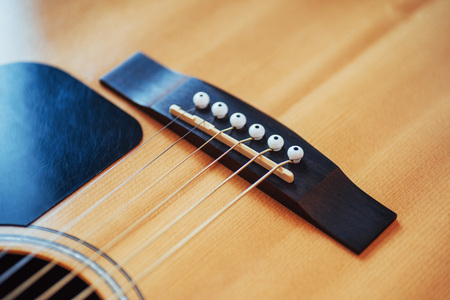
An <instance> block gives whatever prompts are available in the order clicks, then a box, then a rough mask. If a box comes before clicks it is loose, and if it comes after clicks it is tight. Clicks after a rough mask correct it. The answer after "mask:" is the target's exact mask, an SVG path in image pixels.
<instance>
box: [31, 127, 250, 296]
mask: <svg viewBox="0 0 450 300" xmlns="http://www.w3.org/2000/svg"><path fill="white" fill-rule="evenodd" d="M215 136H217V134H216V135H215ZM215 136H214V137H215ZM250 140H253V138H247V139H243V140H241V141H238V142H236V143H235V144H234V145H233V146H231V147H230V148H229V149H228V150H227V151H225V152H224V153H222V154H221V155H220V156H219V157H218V158H216V159H215V160H214V161H213V162H211V163H210V164H209V165H208V166H206V167H205V168H204V169H203V170H201V171H200V172H199V173H197V174H196V175H195V176H194V177H192V178H191V179H190V180H188V181H187V182H186V183H184V184H183V185H182V186H181V187H179V188H178V189H177V190H175V191H174V192H172V194H170V195H169V196H168V197H167V198H165V199H164V200H163V201H162V202H161V203H160V204H159V205H158V206H157V207H156V208H154V209H153V210H152V211H150V212H148V213H146V214H145V215H143V216H142V217H141V218H140V219H139V220H137V221H136V222H135V223H133V224H132V225H131V226H130V227H128V228H127V229H126V230H125V231H124V232H122V233H121V234H120V238H121V237H122V236H124V235H125V234H128V233H129V232H130V231H131V230H132V229H134V228H135V227H136V226H137V225H139V224H140V223H142V222H143V221H144V220H146V219H147V218H148V217H149V216H150V215H151V213H152V212H153V211H154V210H156V209H157V208H159V207H160V206H162V205H163V204H165V203H166V202H167V201H169V200H170V199H171V198H173V197H174V196H175V195H177V194H178V193H179V192H180V191H181V190H182V189H184V188H185V187H186V186H188V185H189V184H190V183H191V182H193V181H194V180H195V179H196V178H198V177H199V176H200V175H201V174H203V173H204V172H205V171H207V170H208V169H209V168H210V167H212V166H213V165H214V164H215V163H217V162H218V161H219V160H220V159H222V158H223V157H224V156H225V155H227V154H228V153H229V152H230V151H232V150H233V149H234V148H236V147H237V146H238V145H239V144H242V143H244V142H247V141H250ZM205 198H206V197H205ZM198 204H200V203H198ZM162 230H164V229H162ZM162 230H160V231H159V232H158V233H156V234H155V235H158V236H159V235H161V234H162V233H163V232H161V231H162ZM120 238H114V240H112V241H110V242H109V243H108V244H107V245H105V246H104V247H102V248H101V249H99V252H106V251H108V250H109V249H110V248H111V247H113V246H114V245H115V244H116V242H118V241H119V240H120ZM152 239H156V237H154V238H152ZM139 249H141V248H138V249H137V250H136V251H135V252H136V253H138V252H139V251H140V250H139ZM96 254H97V253H96ZM94 256H95V254H94ZM97 257H98V255H97ZM94 259H96V257H90V258H88V259H87V260H86V261H87V263H82V264H81V265H79V266H77V268H75V269H74V270H72V271H71V272H70V273H68V274H67V275H66V276H65V277H63V278H62V279H61V280H59V281H58V282H56V283H55V284H54V285H53V286H52V287H51V288H50V289H49V290H47V291H46V292H45V293H44V294H42V295H40V296H39V297H38V299H48V298H49V297H51V296H52V295H53V294H54V293H56V292H57V291H58V290H59V289H60V288H62V287H63V286H64V285H65V284H67V283H68V282H69V281H70V280H71V279H73V278H74V277H75V276H76V275H78V274H80V273H81V272H82V271H83V270H84V269H86V268H87V267H89V263H90V261H93V260H94ZM122 264H123V263H122ZM118 269H120V265H118V266H117V269H116V270H118Z"/></svg>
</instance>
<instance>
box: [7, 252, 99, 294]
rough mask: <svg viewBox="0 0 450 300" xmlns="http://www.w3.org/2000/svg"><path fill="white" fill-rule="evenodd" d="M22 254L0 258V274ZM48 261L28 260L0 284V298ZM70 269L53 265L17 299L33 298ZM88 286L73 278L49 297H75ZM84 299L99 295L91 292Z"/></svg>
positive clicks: (18, 259)
mask: <svg viewBox="0 0 450 300" xmlns="http://www.w3.org/2000/svg"><path fill="white" fill-rule="evenodd" d="M22 257H24V255H20V254H7V255H6V256H4V257H3V258H1V264H0V275H1V274H3V273H4V272H5V271H6V270H8V269H9V268H10V267H12V266H13V265H15V264H16V263H17V262H18V261H20V260H21V258H22ZM47 263H48V261H46V260H43V259H40V258H33V259H32V260H31V261H30V262H28V263H27V264H25V265H24V266H23V267H22V268H20V270H18V271H17V272H16V273H14V274H13V275H12V276H11V277H10V278H8V279H7V280H6V281H5V282H4V283H3V284H1V285H0V299H3V298H4V297H5V296H6V295H7V294H9V293H10V292H11V291H13V290H14V289H15V288H17V287H18V286H19V285H20V284H21V283H22V282H24V281H26V280H27V278H29V277H30V276H31V275H33V274H35V273H36V272H37V271H39V270H40V269H41V268H43V267H44V266H45V265H46V264H47ZM69 272H70V271H69V270H67V269H66V268H64V267H62V266H55V267H54V268H52V269H51V270H50V271H49V272H48V273H47V274H45V275H44V276H42V278H40V279H39V280H38V281H36V282H35V283H34V284H33V285H32V286H30V287H29V288H28V289H27V290H25V291H24V292H23V293H22V294H20V296H19V297H18V298H17V299H34V298H36V297H38V296H39V295H41V294H42V293H44V292H45V291H46V290H47V289H49V288H50V287H51V286H52V285H53V284H55V283H56V282H58V280H60V279H61V278H63V277H64V276H65V275H66V274H68V273H69ZM87 287H88V284H87V283H86V282H85V281H83V279H81V278H80V277H75V278H73V279H72V280H71V281H70V282H69V283H68V284H67V285H65V286H64V287H63V288H61V290H59V291H58V292H57V293H56V294H55V295H53V297H52V298H51V299H70V298H73V297H75V296H76V295H77V294H78V293H80V292H81V291H83V290H84V289H85V288H87ZM86 299H100V297H99V296H98V295H97V294H95V293H92V294H91V295H89V297H87V298H86Z"/></svg>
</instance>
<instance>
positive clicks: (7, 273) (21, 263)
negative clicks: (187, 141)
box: [0, 113, 213, 284]
mask: <svg viewBox="0 0 450 300" xmlns="http://www.w3.org/2000/svg"><path fill="white" fill-rule="evenodd" d="M183 114H184V113H183ZM212 119H213V118H210V119H208V120H212ZM203 122H205V120H203V121H202V122H201V123H199V124H198V125H196V126H195V127H193V128H192V129H191V130H189V131H188V132H187V133H186V134H184V135H183V136H182V137H180V138H179V139H178V140H177V141H176V142H175V143H173V144H172V145H170V146H169V147H168V148H167V149H165V150H164V151H163V152H161V153H159V154H158V155H157V156H156V157H155V158H154V159H153V160H151V161H150V162H149V163H147V164H146V165H145V166H144V167H142V168H141V169H139V170H138V171H137V172H135V173H134V174H133V175H132V176H131V177H129V178H127V179H126V180H125V181H123V182H122V183H121V184H120V185H118V186H117V187H116V188H114V189H113V190H112V191H111V192H109V193H108V194H107V195H106V196H104V197H103V198H101V199H100V200H99V201H97V202H96V203H94V204H93V205H92V206H90V207H89V208H88V209H87V210H86V211H84V212H83V213H82V214H80V215H79V216H77V217H76V218H75V219H73V220H72V221H71V222H69V223H68V224H67V225H66V226H65V227H63V228H62V229H61V230H60V232H59V233H57V234H56V235H55V236H54V237H53V238H52V239H50V240H49V241H48V242H49V243H51V242H54V241H56V239H58V238H59V237H61V236H62V234H63V233H64V232H66V231H67V230H68V229H70V228H72V227H73V226H75V225H76V224H77V223H78V222H79V221H81V219H82V218H83V217H84V216H86V215H87V214H88V213H89V212H91V211H93V210H94V208H96V207H97V206H99V205H100V204H101V203H103V202H104V201H105V200H106V199H108V198H109V197H110V196H111V195H112V194H113V193H115V192H116V191H118V190H119V189H120V188H122V187H123V186H124V185H125V184H126V183H128V182H129V181H130V180H132V179H133V178H134V177H136V176H137V175H138V174H139V173H141V172H142V171H143V170H144V169H145V168H147V167H148V166H149V165H150V164H152V163H153V162H154V161H156V160H157V159H158V158H160V157H161V156H162V155H163V154H164V153H166V152H167V151H168V150H170V149H171V148H172V147H173V146H175V145H176V144H177V143H178V142H180V141H181V140H183V139H184V138H185V137H186V136H187V135H188V134H190V133H191V132H192V131H194V130H195V129H196V128H197V127H199V126H200V125H201V124H202V123H203ZM44 248H45V247H38V248H37V249H35V250H33V251H32V252H30V253H28V254H27V255H26V256H24V257H23V258H22V259H20V260H19V261H18V262H16V263H15V264H14V265H12V266H11V267H9V268H8V270H7V271H5V272H4V273H3V274H2V275H1V276H0V284H3V283H4V282H5V281H6V280H7V279H8V278H10V277H11V276H12V275H13V274H14V273H16V272H17V271H18V270H20V269H21V268H22V267H23V266H24V265H26V264H27V263H28V262H30V261H31V259H33V258H34V257H36V254H38V253H39V251H40V250H42V249H44Z"/></svg>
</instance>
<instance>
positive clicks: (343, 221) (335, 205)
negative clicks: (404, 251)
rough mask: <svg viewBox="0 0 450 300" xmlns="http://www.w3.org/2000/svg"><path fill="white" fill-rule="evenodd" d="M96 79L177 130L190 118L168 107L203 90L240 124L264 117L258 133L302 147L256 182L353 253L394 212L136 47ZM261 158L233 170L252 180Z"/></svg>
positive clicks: (244, 107) (203, 136)
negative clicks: (295, 158) (292, 160)
mask: <svg viewBox="0 0 450 300" xmlns="http://www.w3.org/2000/svg"><path fill="white" fill-rule="evenodd" d="M101 82H102V83H103V84H104V85H105V86H106V87H108V88H110V89H111V90H113V91H115V92H116V93H118V94H119V95H121V96H123V97H125V98H126V99H127V100H129V101H131V102H133V103H134V104H136V105H137V106H138V107H140V108H141V109H143V110H144V111H145V112H146V113H148V114H149V115H151V116H152V117H154V118H155V119H157V120H159V121H160V122H161V123H163V124H168V123H170V122H172V123H171V125H170V128H171V129H172V130H174V131H175V132H177V133H178V134H180V135H183V134H185V133H187V132H188V131H190V130H192V129H193V128H194V127H195V126H197V125H195V126H193V124H189V122H184V121H183V118H180V119H175V118H174V116H173V115H172V114H171V112H170V111H171V109H172V111H173V110H174V109H175V106H174V105H176V106H178V107H184V108H191V107H193V103H192V99H193V95H194V94H195V93H197V92H198V91H203V92H205V93H207V94H208V95H210V96H211V99H214V101H222V102H224V103H226V104H227V105H228V107H229V110H230V112H240V113H243V114H245V116H246V117H247V120H248V124H254V123H260V124H265V126H266V136H270V135H272V134H278V135H280V136H282V137H283V139H284V140H285V145H286V146H288V147H289V146H291V145H298V146H300V147H301V148H303V150H304V152H305V157H304V158H303V159H302V161H301V163H299V164H289V165H286V168H285V170H280V171H279V173H278V174H272V175H270V176H269V177H267V178H266V179H265V180H264V181H263V182H261V184H259V185H258V188H259V189H261V190H262V191H264V192H265V193H267V194H268V195H270V196H271V197H273V198H274V199H275V200H277V201H278V202H280V203H281V204H283V205H284V206H286V207H287V208H289V209H290V210H292V211H293V212H294V213H296V214H297V215H299V216H301V217H303V218H304V219H306V220H307V221H309V222H310V223H312V224H313V225H314V226H316V227H317V228H319V229H321V230H322V231H324V232H325V233H327V234H328V235H329V236H331V237H333V238H334V239H336V240H337V241H339V242H340V243H342V244H343V245H344V246H346V247H348V248H349V249H350V250H352V251H354V252H355V253H358V254H359V253H361V252H362V251H363V250H364V249H366V248H367V247H368V246H369V245H370V243H371V242H372V241H373V240H374V239H375V238H376V237H377V236H379V235H380V234H381V233H382V232H383V231H384V230H385V229H386V228H387V227H388V226H389V225H390V224H391V223H392V222H393V221H394V220H395V219H396V217H397V215H396V214H395V213H394V212H393V211H391V210H390V209H388V208H386V207H385V206H384V205H382V204H380V203H379V202H377V201H376V200H374V199H373V198H372V197H370V196H369V195H367V194H366V193H364V192H363V191H362V190H361V189H359V188H358V187H357V186H356V185H354V184H353V183H352V182H351V181H350V180H349V179H348V178H347V176H345V175H344V173H343V172H342V171H341V170H340V169H339V168H338V167H337V166H336V165H335V164H334V163H333V162H331V161H330V160H329V159H328V158H326V157H325V156H324V155H323V154H322V153H320V152H319V151H318V150H317V149H315V148H314V147H313V146H311V145H310V144H309V143H308V142H306V141H305V140H304V139H302V138H301V137H300V136H298V135H297V134H296V133H295V132H293V131H292V130H290V129H289V128H287V127H285V126H284V125H282V124H280V123H279V122H277V121H276V120H274V119H272V118H271V117H269V116H267V115H266V114H264V113H262V112H261V111H259V110H257V109H255V108H254V107H252V106H250V105H248V104H247V103H245V102H243V101H241V100H239V99H238V98H236V97H234V96H232V95H230V94H228V93H226V92H224V91H222V90H220V89H218V88H216V87H214V86H212V85H210V84H208V83H205V82H203V81H201V80H199V79H196V78H193V77H189V76H186V75H184V74H180V73H178V72H174V71H171V70H169V69H167V68H165V67H163V66H161V65H160V64H158V63H157V62H155V61H153V60H152V59H150V58H148V57H147V56H145V55H143V54H141V53H137V54H135V55H133V56H132V57H130V58H129V59H128V60H127V61H125V62H124V63H123V64H121V65H119V66H118V67H117V68H115V69H114V70H112V71H111V72H109V73H108V74H106V75H104V76H103V77H102V78H101ZM175 110H176V109H175ZM195 117H198V118H201V119H203V120H207V119H208V118H211V112H210V111H208V110H205V109H195ZM195 117H193V118H194V119H195ZM184 120H185V121H186V119H184ZM211 124H212V125H213V126H214V127H215V128H226V127H229V123H227V121H225V120H223V119H219V118H215V119H214V121H213V122H212V123H211ZM200 129H201V128H200ZM230 136H231V137H232V138H233V139H234V140H236V141H238V140H243V139H245V138H248V134H247V132H246V130H233V131H232V132H231V133H230ZM210 138H211V133H206V132H204V131H202V130H193V131H192V132H191V133H190V134H189V135H187V136H186V139H187V140H188V141H190V142H191V143H192V144H194V145H196V146H200V145H202V144H203V143H204V142H205V141H207V140H208V139H210ZM229 146H230V145H229V144H227V143H226V142H225V144H224V143H222V142H221V141H220V140H219V139H213V140H212V141H210V142H209V143H208V144H207V145H206V146H205V147H204V148H202V150H204V151H205V152H206V153H208V154H209V155H211V156H212V157H214V158H217V157H219V156H220V155H221V154H223V153H225V152H226V151H227V149H229ZM248 146H249V148H251V149H252V151H255V152H261V151H263V150H264V149H266V148H267V138H263V139H262V140H258V141H250V142H249V143H248ZM250 155H254V153H252V154H250ZM266 157H267V159H268V160H270V161H271V162H273V163H275V164H277V163H280V162H281V161H284V160H286V151H278V152H276V151H271V152H269V153H267V155H266ZM261 160H263V161H264V160H265V159H264V158H262V159H261ZM247 161H248V155H245V153H244V155H243V154H241V153H240V152H238V151H231V152H229V153H227V155H226V156H224V157H223V159H221V160H220V162H221V163H222V164H224V165H225V166H227V167H228V168H230V169H231V170H233V171H235V170H237V169H239V168H240V167H241V166H242V165H244V164H245V163H246V162H247ZM264 164H265V163H263V164H262V165H263V166H264V167H263V166H261V165H259V164H250V165H249V166H248V167H246V168H245V169H244V170H243V171H242V172H240V173H239V175H240V176H241V177H243V178H244V179H246V180H247V181H249V182H251V183H253V182H255V181H257V180H258V179H259V178H261V177H262V176H263V175H264V174H265V173H266V172H267V170H266V168H267V166H265V165H264ZM289 172H290V173H292V174H293V181H292V182H290V181H291V179H290V178H291V177H286V178H285V177H284V176H285V175H286V176H288V174H289ZM277 175H278V176H277ZM289 176H290V175H289ZM286 179H287V180H286ZM289 182H290V183H289Z"/></svg>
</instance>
